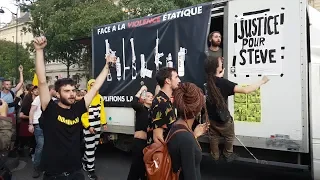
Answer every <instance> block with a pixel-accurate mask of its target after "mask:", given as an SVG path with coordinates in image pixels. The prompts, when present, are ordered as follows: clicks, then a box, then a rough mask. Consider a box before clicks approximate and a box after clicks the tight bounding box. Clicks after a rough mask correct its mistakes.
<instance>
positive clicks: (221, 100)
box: [205, 56, 269, 162]
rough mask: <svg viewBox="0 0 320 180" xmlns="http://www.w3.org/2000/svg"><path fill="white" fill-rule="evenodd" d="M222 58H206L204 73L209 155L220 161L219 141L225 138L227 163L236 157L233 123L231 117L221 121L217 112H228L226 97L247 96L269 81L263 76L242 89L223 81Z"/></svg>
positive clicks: (225, 80)
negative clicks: (208, 122) (238, 94)
mask: <svg viewBox="0 0 320 180" xmlns="http://www.w3.org/2000/svg"><path fill="white" fill-rule="evenodd" d="M222 63H223V62H222V57H212V56H208V57H207V59H206V61H205V72H206V78H207V79H206V80H207V86H206V94H207V100H206V105H207V109H208V115H209V119H210V131H209V133H210V136H211V137H210V149H211V155H212V157H213V159H214V160H215V161H218V160H219V159H220V151H219V146H218V145H219V140H220V137H223V138H225V144H224V150H223V156H224V158H225V160H226V161H227V162H230V161H233V160H234V159H236V158H237V156H236V155H235V154H234V153H233V141H234V138H235V133H234V122H233V119H232V117H231V118H230V119H228V120H227V121H223V120H222V119H221V117H220V116H219V114H218V110H225V111H228V107H227V105H226V104H227V101H228V97H229V96H232V95H234V93H242V94H248V93H251V92H253V91H256V90H257V89H259V87H260V86H262V85H263V84H265V83H267V82H268V81H269V79H268V78H267V77H266V76H264V77H263V78H262V80H260V81H258V82H256V83H254V84H251V85H248V86H246V87H242V86H239V85H237V84H236V83H234V82H231V81H229V80H228V79H224V78H223V75H224V69H223V68H222Z"/></svg>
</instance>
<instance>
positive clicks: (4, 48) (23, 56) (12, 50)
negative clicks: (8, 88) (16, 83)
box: [0, 40, 34, 80]
mask: <svg viewBox="0 0 320 180" xmlns="http://www.w3.org/2000/svg"><path fill="white" fill-rule="evenodd" d="M0 44H1V46H0V77H4V78H6V79H11V80H12V79H13V78H14V77H16V73H17V72H18V66H19V65H20V64H21V65H23V67H24V79H25V80H32V78H33V73H34V65H33V64H34V63H33V61H32V60H31V58H30V54H29V52H28V50H27V49H25V48H23V46H22V45H20V44H19V45H18V61H19V62H16V55H17V53H16V44H15V43H13V42H11V41H5V40H0ZM17 78H19V77H17Z"/></svg>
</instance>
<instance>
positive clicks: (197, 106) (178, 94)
mask: <svg viewBox="0 0 320 180" xmlns="http://www.w3.org/2000/svg"><path fill="white" fill-rule="evenodd" d="M173 95H174V99H175V104H176V107H177V109H178V111H179V113H183V114H184V115H183V114H182V116H183V118H186V119H190V118H194V117H195V116H196V115H197V114H199V113H200V111H201V109H202V108H203V107H204V105H205V102H204V98H203V93H202V90H201V89H200V88H199V87H197V86H196V85H195V84H193V83H189V82H186V83H181V84H180V86H179V88H178V89H176V90H175V91H174V93H173Z"/></svg>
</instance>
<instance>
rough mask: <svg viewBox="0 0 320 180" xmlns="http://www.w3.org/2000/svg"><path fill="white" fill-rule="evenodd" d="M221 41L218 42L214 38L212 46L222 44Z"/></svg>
mask: <svg viewBox="0 0 320 180" xmlns="http://www.w3.org/2000/svg"><path fill="white" fill-rule="evenodd" d="M220 44H221V42H216V41H214V40H212V41H211V46H213V47H217V46H220Z"/></svg>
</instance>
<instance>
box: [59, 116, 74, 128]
mask: <svg viewBox="0 0 320 180" xmlns="http://www.w3.org/2000/svg"><path fill="white" fill-rule="evenodd" d="M58 121H60V122H62V123H64V124H66V125H69V126H72V125H74V124H78V123H79V118H78V117H77V118H76V119H75V120H71V119H66V118H65V117H62V116H60V115H59V116H58Z"/></svg>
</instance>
